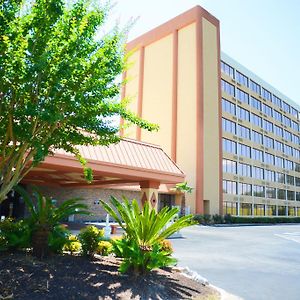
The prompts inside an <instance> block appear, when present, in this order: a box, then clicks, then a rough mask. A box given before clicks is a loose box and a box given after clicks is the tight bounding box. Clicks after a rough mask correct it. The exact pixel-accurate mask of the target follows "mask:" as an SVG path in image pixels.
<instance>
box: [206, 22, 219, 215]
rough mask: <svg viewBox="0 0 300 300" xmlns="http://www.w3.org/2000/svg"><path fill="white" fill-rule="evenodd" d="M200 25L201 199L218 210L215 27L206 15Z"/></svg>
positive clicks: (217, 116)
mask: <svg viewBox="0 0 300 300" xmlns="http://www.w3.org/2000/svg"><path fill="white" fill-rule="evenodd" d="M202 26H203V93H204V98H203V100H204V101H203V104H204V105H203V109H204V113H203V117H204V122H203V124H204V130H203V134H204V141H203V147H204V152H203V153H204V159H203V164H204V187H205V188H204V195H203V196H204V200H209V211H206V212H205V213H209V214H217V213H219V192H220V191H219V180H220V174H219V173H220V172H219V163H220V162H219V157H220V153H219V143H220V139H219V118H220V116H219V111H218V110H219V107H218V106H219V99H218V92H219V90H218V84H219V82H218V45H217V28H216V26H214V25H213V24H212V23H210V22H209V21H207V20H206V19H205V18H203V19H202Z"/></svg>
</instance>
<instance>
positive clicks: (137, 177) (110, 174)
mask: <svg viewBox="0 0 300 300" xmlns="http://www.w3.org/2000/svg"><path fill="white" fill-rule="evenodd" d="M78 149H79V151H80V153H81V154H82V156H83V157H84V158H85V159H86V160H87V161H88V166H90V167H91V168H92V170H93V175H94V180H93V182H92V184H88V183H87V182H86V181H85V179H84V178H83V176H82V167H81V165H80V164H79V163H78V162H77V160H76V159H75V157H74V156H73V155H72V154H70V153H67V152H65V151H64V150H57V151H55V155H54V156H49V157H47V158H46V160H45V161H44V162H43V163H42V164H41V165H39V166H38V168H35V169H34V170H33V171H32V172H30V173H29V174H28V176H26V177H25V179H24V183H34V184H41V185H43V184H47V185H49V184H56V185H61V186H74V187H76V186H77V187H85V186H89V187H90V186H93V187H95V186H99V187H101V186H108V185H116V184H117V185H120V184H131V185H132V184H134V183H139V182H141V181H156V182H159V183H178V182H182V181H183V180H184V177H185V175H184V173H183V172H182V171H181V170H180V169H179V167H178V166H177V165H176V164H175V163H174V162H173V161H172V160H171V158H170V157H169V156H168V155H167V154H166V153H165V152H164V151H163V149H162V148H161V147H159V146H157V145H153V144H148V143H144V142H139V141H136V140H130V139H123V140H121V141H120V142H119V143H118V144H112V145H110V146H79V147H78Z"/></svg>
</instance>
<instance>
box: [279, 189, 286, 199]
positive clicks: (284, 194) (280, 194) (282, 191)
mask: <svg viewBox="0 0 300 300" xmlns="http://www.w3.org/2000/svg"><path fill="white" fill-rule="evenodd" d="M277 198H278V199H281V200H286V193H285V190H283V189H278V190H277Z"/></svg>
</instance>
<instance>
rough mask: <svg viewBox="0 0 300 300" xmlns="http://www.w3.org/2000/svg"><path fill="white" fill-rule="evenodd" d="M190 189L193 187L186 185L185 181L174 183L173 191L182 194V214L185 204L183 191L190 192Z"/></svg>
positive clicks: (183, 213)
mask: <svg viewBox="0 0 300 300" xmlns="http://www.w3.org/2000/svg"><path fill="white" fill-rule="evenodd" d="M192 190H193V188H192V187H190V186H188V183H187V182H181V183H177V184H176V185H175V191H176V192H178V193H181V194H182V198H181V215H183V216H184V215H185V205H186V200H185V193H191V192H192Z"/></svg>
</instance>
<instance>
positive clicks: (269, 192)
mask: <svg viewBox="0 0 300 300" xmlns="http://www.w3.org/2000/svg"><path fill="white" fill-rule="evenodd" d="M266 197H267V198H271V199H276V189H275V188H269V187H267V188H266Z"/></svg>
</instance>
